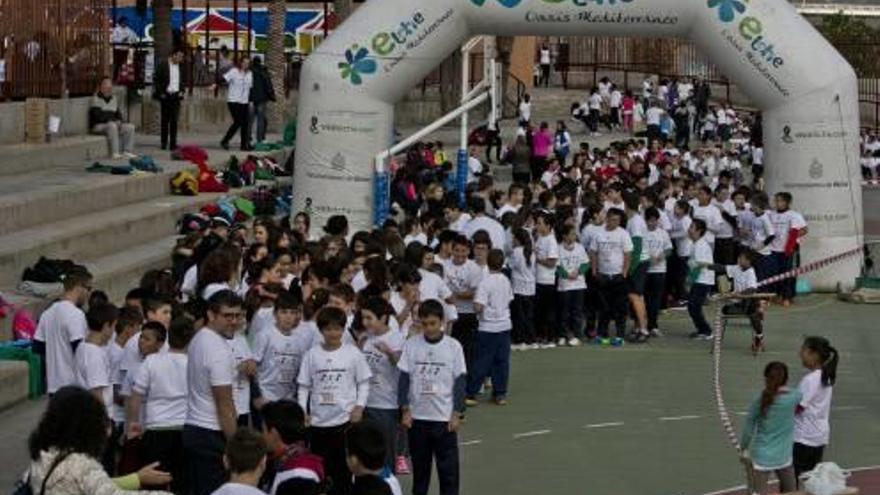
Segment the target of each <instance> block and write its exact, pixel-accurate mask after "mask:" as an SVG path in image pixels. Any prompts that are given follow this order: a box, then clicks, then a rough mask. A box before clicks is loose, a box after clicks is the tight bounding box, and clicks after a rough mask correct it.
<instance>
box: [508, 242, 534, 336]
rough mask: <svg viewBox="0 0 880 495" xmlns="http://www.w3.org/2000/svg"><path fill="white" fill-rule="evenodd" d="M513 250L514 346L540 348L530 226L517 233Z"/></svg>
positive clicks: (511, 265)
mask: <svg viewBox="0 0 880 495" xmlns="http://www.w3.org/2000/svg"><path fill="white" fill-rule="evenodd" d="M513 245H514V248H513V254H511V255H510V258H508V259H507V267H508V268H510V281H511V285H512V286H513V304H511V305H510V312H511V315H510V316H511V323H512V324H513V332H512V335H511V338H512V341H513V346H512V348H513V349H523V350H525V349H534V348H537V345H538V344H537V342H536V341H535V268H536V266H537V262H536V261H535V252H534V250H533V249H532V235H531V234H530V233H529V231H527V230H526V229H517V230H516V231H514V233H513Z"/></svg>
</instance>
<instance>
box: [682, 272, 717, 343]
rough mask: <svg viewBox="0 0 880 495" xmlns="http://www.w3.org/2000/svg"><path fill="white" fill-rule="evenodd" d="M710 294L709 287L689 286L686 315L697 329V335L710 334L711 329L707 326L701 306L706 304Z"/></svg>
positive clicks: (701, 285) (710, 287)
mask: <svg viewBox="0 0 880 495" xmlns="http://www.w3.org/2000/svg"><path fill="white" fill-rule="evenodd" d="M711 293H712V286H711V285H706V284H700V283H694V284H693V285H691V293H690V294H689V295H688V314H689V315H690V316H691V321H693V322H694V326H695V327H696V328H697V333H700V334H702V335H711V334H712V327H711V326H709V322H708V321H706V316H705V315H703V305H704V304H706V299H707V298H708V297H709V294H711Z"/></svg>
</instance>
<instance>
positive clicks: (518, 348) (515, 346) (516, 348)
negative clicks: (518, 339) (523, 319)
mask: <svg viewBox="0 0 880 495" xmlns="http://www.w3.org/2000/svg"><path fill="white" fill-rule="evenodd" d="M510 350H511V351H521V350H523V347H522V345H521V344H513V345H511V346H510Z"/></svg>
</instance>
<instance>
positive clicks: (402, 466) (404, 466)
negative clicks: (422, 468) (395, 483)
mask: <svg viewBox="0 0 880 495" xmlns="http://www.w3.org/2000/svg"><path fill="white" fill-rule="evenodd" d="M394 473H395V474H396V475H398V476H400V475H405V474H410V473H411V471H410V470H409V461H407V460H406V456H405V455H399V456H397V461H395V463H394Z"/></svg>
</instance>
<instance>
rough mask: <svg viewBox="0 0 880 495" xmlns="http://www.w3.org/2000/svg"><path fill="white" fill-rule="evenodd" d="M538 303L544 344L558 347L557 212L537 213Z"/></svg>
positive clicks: (537, 322)
mask: <svg viewBox="0 0 880 495" xmlns="http://www.w3.org/2000/svg"><path fill="white" fill-rule="evenodd" d="M535 234H536V239H537V240H536V241H535V261H536V263H537V271H536V275H535V282H536V285H535V304H536V306H537V307H538V308H541V311H540V312H538V313H537V314H536V315H535V327H536V330H537V332H538V340H539V342H540V344H541V345H542V347H556V344H554V343H553V334H554V333H556V323H557V321H556V311H557V308H556V266H557V264H558V263H559V243H558V242H557V241H556V236H555V235H553V215H552V214H551V213H548V212H544V211H541V212H538V214H537V215H535Z"/></svg>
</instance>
